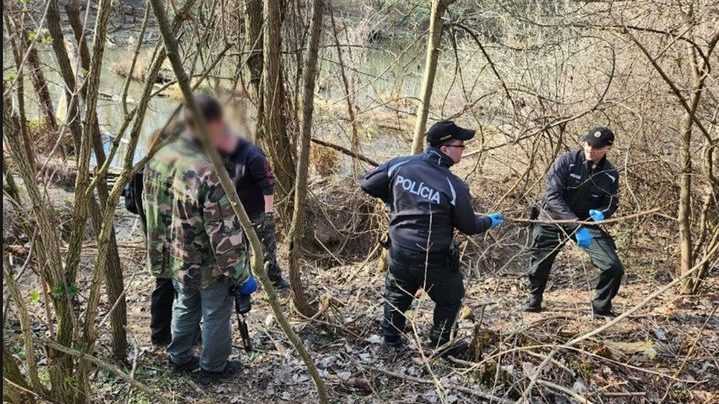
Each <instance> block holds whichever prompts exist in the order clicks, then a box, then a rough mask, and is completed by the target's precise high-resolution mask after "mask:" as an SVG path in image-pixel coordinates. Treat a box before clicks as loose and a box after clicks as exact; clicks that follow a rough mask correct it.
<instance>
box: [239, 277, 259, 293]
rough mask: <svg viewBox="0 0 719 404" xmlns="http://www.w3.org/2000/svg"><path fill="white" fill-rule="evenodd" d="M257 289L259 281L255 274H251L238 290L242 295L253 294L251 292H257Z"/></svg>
mask: <svg viewBox="0 0 719 404" xmlns="http://www.w3.org/2000/svg"><path fill="white" fill-rule="evenodd" d="M256 290H257V281H256V280H255V277H254V276H252V275H250V277H249V278H247V280H246V281H245V283H243V284H242V286H240V289H239V290H238V292H239V293H240V294H241V295H251V294H253V293H255V291H256Z"/></svg>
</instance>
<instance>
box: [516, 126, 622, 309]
mask: <svg viewBox="0 0 719 404" xmlns="http://www.w3.org/2000/svg"><path fill="white" fill-rule="evenodd" d="M613 144H614V133H613V132H612V131H611V130H610V129H609V128H605V127H596V128H594V129H591V130H590V131H589V132H587V133H586V134H585V136H584V138H583V147H582V148H581V149H578V150H574V151H570V152H567V153H564V154H562V155H561V156H559V158H557V160H556V161H555V162H554V164H553V165H552V167H551V168H550V169H549V172H548V173H547V179H546V190H545V194H544V200H543V203H542V206H541V209H540V212H538V213H539V219H541V220H544V221H552V220H562V221H578V220H581V221H587V220H593V221H595V222H600V221H602V220H605V219H608V218H609V217H611V216H612V215H613V214H614V212H616V210H617V207H618V206H619V197H618V193H619V173H618V172H617V170H616V169H615V168H614V166H613V165H612V164H611V163H610V162H609V161H608V160H607V158H606V156H607V153H608V152H609V150H610V149H611V147H612V145H613ZM532 237H533V241H532V247H531V257H530V263H529V271H528V276H529V299H528V302H527V304H526V305H525V306H524V310H525V311H528V312H539V311H541V310H542V295H543V293H544V289H545V287H546V285H547V280H548V279H549V272H550V270H551V268H552V263H553V262H554V259H555V258H556V256H557V254H558V253H559V251H560V250H561V248H562V247H563V246H564V244H565V243H566V242H567V240H568V239H569V238H573V239H574V240H575V241H576V243H577V245H578V246H579V247H581V248H583V249H584V250H586V251H587V253H589V257H590V258H591V260H592V264H594V266H595V267H597V268H598V269H599V270H600V271H601V272H600V274H599V280H598V282H597V286H596V290H595V293H594V299H593V300H592V311H593V314H594V315H598V316H609V317H613V316H614V313H613V312H612V298H614V296H615V295H616V294H617V292H618V291H619V285H620V283H621V281H622V275H623V274H624V266H623V265H622V263H621V261H620V260H619V257H618V256H617V251H616V245H615V244H614V240H613V239H612V237H611V236H610V235H609V234H608V233H607V232H605V231H604V230H603V229H602V228H600V227H599V225H579V226H578V225H576V224H571V223H563V224H560V223H537V224H535V226H534V229H533V236H532Z"/></svg>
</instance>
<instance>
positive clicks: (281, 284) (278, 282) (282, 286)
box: [269, 274, 290, 290]
mask: <svg viewBox="0 0 719 404" xmlns="http://www.w3.org/2000/svg"><path fill="white" fill-rule="evenodd" d="M269 278H270V281H272V286H274V287H275V289H277V290H287V289H289V287H290V284H289V283H287V281H286V280H284V278H282V275H280V274H272V275H270V276H269Z"/></svg>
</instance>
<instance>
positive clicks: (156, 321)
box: [150, 278, 175, 345]
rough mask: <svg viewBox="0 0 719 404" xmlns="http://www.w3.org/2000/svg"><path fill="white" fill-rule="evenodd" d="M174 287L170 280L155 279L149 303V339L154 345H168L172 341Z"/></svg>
mask: <svg viewBox="0 0 719 404" xmlns="http://www.w3.org/2000/svg"><path fill="white" fill-rule="evenodd" d="M174 300H175V287H174V286H172V279H168V278H155V289H154V290H153V291H152V298H151V301H150V331H151V336H150V339H151V340H152V343H153V344H154V345H169V344H170V341H171V340H172V328H171V325H172V302H173V301H174Z"/></svg>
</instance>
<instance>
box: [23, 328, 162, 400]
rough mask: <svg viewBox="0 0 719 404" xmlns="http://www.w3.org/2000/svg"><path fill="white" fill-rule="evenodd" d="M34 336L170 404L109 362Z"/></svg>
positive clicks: (55, 348)
mask: <svg viewBox="0 0 719 404" xmlns="http://www.w3.org/2000/svg"><path fill="white" fill-rule="evenodd" d="M34 338H35V339H37V340H38V341H39V342H41V343H43V344H45V345H47V346H49V347H52V348H53V349H54V350H56V351H59V352H63V353H66V354H68V355H72V356H76V357H78V358H79V359H83V360H86V361H88V362H90V363H92V364H94V365H95V366H97V367H100V368H103V369H105V370H107V371H108V372H111V373H113V374H115V375H117V376H118V377H120V378H121V379H123V380H125V381H126V382H128V383H130V384H131V385H133V386H134V387H135V388H137V389H138V390H141V391H142V392H144V393H145V394H147V395H148V396H150V397H154V398H155V399H157V400H158V401H159V402H161V403H165V404H170V401H169V400H167V399H166V398H165V397H163V396H162V395H160V394H158V393H157V392H155V391H152V390H150V388H149V387H147V386H145V385H144V384H142V383H140V382H138V381H137V380H135V378H134V377H131V376H129V375H128V374H127V373H125V372H123V371H122V370H120V369H119V368H118V367H116V366H113V365H110V364H109V363H106V362H103V361H101V360H100V359H97V358H96V357H94V356H92V355H89V354H87V353H85V352H80V351H78V350H76V349H72V348H68V347H66V346H65V345H61V344H58V343H57V342H55V341H53V340H50V339H47V338H39V337H34Z"/></svg>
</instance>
